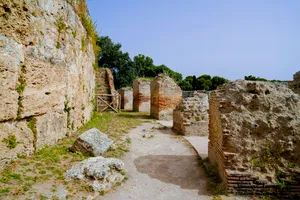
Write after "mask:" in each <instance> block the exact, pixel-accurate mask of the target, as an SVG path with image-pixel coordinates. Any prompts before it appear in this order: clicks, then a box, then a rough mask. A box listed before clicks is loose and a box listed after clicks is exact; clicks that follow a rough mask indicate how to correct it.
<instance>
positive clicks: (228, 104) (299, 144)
mask: <svg viewBox="0 0 300 200" xmlns="http://www.w3.org/2000/svg"><path fill="white" fill-rule="evenodd" d="M209 106H210V107H209V151H208V156H209V160H210V161H211V162H212V163H213V164H215V165H216V166H217V169H218V171H219V174H220V176H221V178H222V180H223V183H224V185H225V187H226V188H227V190H228V192H233V193H238V194H258V195H259V194H275V195H277V194H278V195H280V196H281V197H284V198H286V197H289V198H299V197H300V152H299V148H300V120H299V116H300V97H299V95H297V94H295V93H294V92H292V91H291V90H290V89H288V88H287V87H286V86H280V85H276V84H273V83H266V82H252V81H234V82H229V83H227V84H225V85H223V86H221V87H219V88H218V90H216V91H214V92H212V94H211V96H210V105H209Z"/></svg>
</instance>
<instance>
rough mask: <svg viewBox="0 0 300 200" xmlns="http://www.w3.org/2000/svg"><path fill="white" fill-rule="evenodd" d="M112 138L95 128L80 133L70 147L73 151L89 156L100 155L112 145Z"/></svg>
mask: <svg viewBox="0 0 300 200" xmlns="http://www.w3.org/2000/svg"><path fill="white" fill-rule="evenodd" d="M112 143H113V142H112V140H111V139H109V138H108V137H107V136H106V135H105V134H104V133H102V132H100V131H99V130H98V129H96V128H92V129H90V130H88V131H86V132H84V133H83V134H81V135H80V136H79V137H78V138H77V139H76V141H75V143H74V144H73V146H72V147H71V151H73V152H81V153H82V154H88V155H90V156H100V155H103V153H105V152H106V151H107V150H108V149H109V148H110V146H111V145H112Z"/></svg>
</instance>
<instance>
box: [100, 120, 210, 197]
mask: <svg viewBox="0 0 300 200" xmlns="http://www.w3.org/2000/svg"><path fill="white" fill-rule="evenodd" d="M158 126H159V125H156V124H150V123H145V124H143V125H142V126H140V127H138V128H135V129H133V130H131V131H130V132H129V134H128V136H129V137H130V138H131V143H132V144H131V149H130V152H128V153H127V155H126V156H125V157H124V158H123V159H122V160H123V161H124V163H125V166H126V167H125V168H126V173H127V176H128V177H129V179H128V181H127V182H125V183H124V184H123V185H122V186H121V187H118V188H117V189H116V190H115V191H112V192H110V193H108V194H106V195H105V196H104V197H102V198H101V199H105V200H116V199H122V200H127V199H130V200H132V199H137V200H141V199H143V200H148V199H149V200H150V199H151V200H153V199H155V200H160V199H161V200H167V199H172V200H176V199H178V200H179V199H186V200H188V199H191V200H192V199H198V200H199V199H212V197H211V196H210V197H209V196H207V192H206V191H207V189H206V188H207V182H208V178H207V176H206V175H205V173H204V171H203V170H202V168H201V167H200V166H199V163H198V156H197V154H196V153H195V152H194V150H193V149H192V148H190V147H189V145H187V144H186V143H185V141H184V139H182V138H179V137H176V136H175V135H174V134H173V132H172V130H171V129H169V128H168V129H166V128H164V129H155V128H153V127H158ZM145 134H148V136H151V135H153V137H151V138H144V137H143V135H145Z"/></svg>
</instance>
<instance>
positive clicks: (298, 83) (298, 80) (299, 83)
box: [292, 71, 300, 94]
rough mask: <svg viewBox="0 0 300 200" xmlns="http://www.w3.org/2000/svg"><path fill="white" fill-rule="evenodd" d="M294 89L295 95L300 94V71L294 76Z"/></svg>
mask: <svg viewBox="0 0 300 200" xmlns="http://www.w3.org/2000/svg"><path fill="white" fill-rule="evenodd" d="M292 87H293V90H294V92H295V93H297V94H300V71H299V72H297V73H295V74H294V81H293V86H292Z"/></svg>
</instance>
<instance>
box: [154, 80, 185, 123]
mask: <svg viewBox="0 0 300 200" xmlns="http://www.w3.org/2000/svg"><path fill="white" fill-rule="evenodd" d="M181 100H182V91H181V89H180V87H179V86H178V85H177V84H176V83H175V81H174V80H173V79H172V78H170V77H168V76H165V75H158V76H157V77H156V78H155V79H154V80H153V81H152V82H151V116H153V117H155V118H156V119H160V120H172V119H173V110H174V109H175V108H176V106H178V105H179V104H180V102H181Z"/></svg>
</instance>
